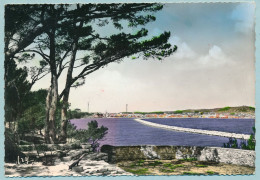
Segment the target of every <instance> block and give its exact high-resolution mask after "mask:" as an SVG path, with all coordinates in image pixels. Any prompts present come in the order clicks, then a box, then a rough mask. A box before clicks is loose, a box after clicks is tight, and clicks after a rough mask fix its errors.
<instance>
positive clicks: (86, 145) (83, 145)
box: [81, 144, 91, 149]
mask: <svg viewBox="0 0 260 180" xmlns="http://www.w3.org/2000/svg"><path fill="white" fill-rule="evenodd" d="M81 147H82V149H90V148H91V145H90V144H81Z"/></svg>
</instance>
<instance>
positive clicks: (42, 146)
mask: <svg viewBox="0 0 260 180" xmlns="http://www.w3.org/2000/svg"><path fill="white" fill-rule="evenodd" d="M35 149H36V150H37V151H38V152H45V151H48V150H49V148H48V146H47V145H45V144H37V145H35Z"/></svg>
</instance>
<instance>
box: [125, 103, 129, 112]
mask: <svg viewBox="0 0 260 180" xmlns="http://www.w3.org/2000/svg"><path fill="white" fill-rule="evenodd" d="M127 107H128V104H126V107H125V110H126V111H125V112H126V113H127Z"/></svg>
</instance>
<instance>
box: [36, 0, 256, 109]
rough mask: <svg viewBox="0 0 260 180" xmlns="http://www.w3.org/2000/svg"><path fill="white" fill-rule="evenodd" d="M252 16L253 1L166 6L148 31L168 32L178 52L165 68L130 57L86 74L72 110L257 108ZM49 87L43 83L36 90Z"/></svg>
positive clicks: (107, 31) (104, 32)
mask: <svg viewBox="0 0 260 180" xmlns="http://www.w3.org/2000/svg"><path fill="white" fill-rule="evenodd" d="M254 13H255V4H254V3H248V2H244V3H169V4H165V5H164V8H163V9H162V10H161V11H159V12H156V13H155V16H156V18H157V19H156V21H155V22H152V23H149V24H147V25H146V26H145V28H147V29H148V31H149V37H152V36H156V35H158V34H160V33H162V32H164V31H170V32H171V37H170V39H169V42H170V43H171V44H172V45H177V46H178V50H177V51H176V52H175V53H174V54H173V55H171V56H170V57H167V58H165V59H164V60H163V61H158V60H154V59H148V60H143V59H141V58H137V59H134V60H133V59H131V58H125V59H124V60H123V61H122V62H120V63H112V64H109V65H108V66H107V67H105V68H102V69H100V70H98V71H96V72H94V73H92V74H90V75H88V76H87V77H86V83H85V85H83V86H81V87H78V88H76V89H74V88H72V90H71V94H70V99H69V101H70V103H71V109H74V108H80V109H81V110H82V111H87V110H88V103H89V105H90V106H89V111H90V112H124V111H126V104H128V111H129V112H132V111H145V112H151V111H173V110H180V109H199V108H216V107H224V106H241V105H247V106H255V56H254V52H255V45H254V42H255V32H254ZM97 31H98V32H99V33H100V35H102V36H106V35H108V34H111V33H114V32H115V31H118V30H115V29H114V28H113V26H110V25H108V26H107V27H102V28H99V29H98V30H97ZM124 31H125V32H136V29H129V28H124ZM83 54H84V52H80V53H78V57H79V56H82V55H83ZM75 72H76V71H75ZM49 81H50V77H49V76H46V78H43V79H42V80H40V81H39V82H37V83H36V84H35V85H34V87H33V90H37V89H40V88H48V87H49V85H50V84H49ZM64 85H65V74H64V76H62V77H61V79H60V80H59V87H60V89H62V88H63V87H64Z"/></svg>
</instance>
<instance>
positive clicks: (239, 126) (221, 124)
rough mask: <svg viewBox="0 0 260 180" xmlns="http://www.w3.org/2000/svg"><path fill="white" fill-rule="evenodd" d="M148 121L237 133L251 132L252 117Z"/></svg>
mask: <svg viewBox="0 0 260 180" xmlns="http://www.w3.org/2000/svg"><path fill="white" fill-rule="evenodd" d="M144 120H146V121H149V122H154V123H158V124H164V125H169V126H179V127H185V128H193V129H203V130H214V131H224V132H230V133H238V134H251V133H253V130H252V127H254V126H255V120H254V119H207V118H205V119H204V118H180V119H177V118H158V119H156V118H154V119H153V118H151V119H144Z"/></svg>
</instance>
